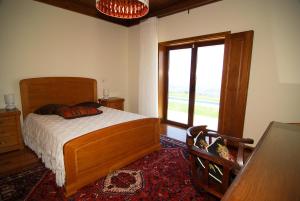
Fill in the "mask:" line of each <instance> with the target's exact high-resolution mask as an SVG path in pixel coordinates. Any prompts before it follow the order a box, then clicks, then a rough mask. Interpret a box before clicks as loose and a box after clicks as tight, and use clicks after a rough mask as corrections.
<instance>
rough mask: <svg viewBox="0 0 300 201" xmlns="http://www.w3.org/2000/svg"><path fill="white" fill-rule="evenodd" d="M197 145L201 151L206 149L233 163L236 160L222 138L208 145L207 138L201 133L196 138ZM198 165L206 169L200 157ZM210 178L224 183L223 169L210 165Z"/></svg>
mask: <svg viewBox="0 0 300 201" xmlns="http://www.w3.org/2000/svg"><path fill="white" fill-rule="evenodd" d="M195 145H196V146H198V147H199V148H200V149H204V150H206V151H207V152H209V153H211V154H213V155H216V156H219V157H222V158H224V159H227V160H232V161H233V160H234V159H233V157H232V156H231V154H230V153H229V150H228V148H227V147H226V145H225V143H224V139H223V138H221V137H218V138H217V139H216V140H215V141H214V142H213V143H211V144H210V145H208V143H207V142H206V140H205V136H204V135H203V134H201V133H199V135H198V136H197V138H196V142H195ZM197 164H198V165H201V166H202V168H205V166H204V164H203V162H202V160H201V158H199V157H198V158H197ZM209 176H211V177H212V178H213V179H215V180H216V181H217V182H219V183H222V177H223V170H222V167H220V166H218V165H216V164H213V163H209Z"/></svg>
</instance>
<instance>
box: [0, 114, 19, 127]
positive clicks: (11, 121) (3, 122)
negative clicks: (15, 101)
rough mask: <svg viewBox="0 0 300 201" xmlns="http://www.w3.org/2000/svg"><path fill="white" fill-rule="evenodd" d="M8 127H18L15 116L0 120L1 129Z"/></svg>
mask: <svg viewBox="0 0 300 201" xmlns="http://www.w3.org/2000/svg"><path fill="white" fill-rule="evenodd" d="M6 126H16V118H15V116H7V117H1V118H0V127H1V128H2V127H6Z"/></svg>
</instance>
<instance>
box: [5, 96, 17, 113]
mask: <svg viewBox="0 0 300 201" xmlns="http://www.w3.org/2000/svg"><path fill="white" fill-rule="evenodd" d="M4 102H5V105H6V107H5V108H6V109H8V110H11V109H14V108H15V107H16V106H15V94H5V95H4Z"/></svg>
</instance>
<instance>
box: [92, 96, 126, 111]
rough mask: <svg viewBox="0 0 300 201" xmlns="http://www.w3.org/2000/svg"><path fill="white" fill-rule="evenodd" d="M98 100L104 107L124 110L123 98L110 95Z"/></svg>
mask: <svg viewBox="0 0 300 201" xmlns="http://www.w3.org/2000/svg"><path fill="white" fill-rule="evenodd" d="M98 101H99V103H100V104H101V105H103V106H105V107H110V108H114V109H117V110H124V98H118V97H110V98H108V99H98Z"/></svg>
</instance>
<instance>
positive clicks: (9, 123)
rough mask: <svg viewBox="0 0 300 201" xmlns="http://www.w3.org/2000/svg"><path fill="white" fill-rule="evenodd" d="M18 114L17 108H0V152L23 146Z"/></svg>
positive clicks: (19, 113)
mask: <svg viewBox="0 0 300 201" xmlns="http://www.w3.org/2000/svg"><path fill="white" fill-rule="evenodd" d="M20 115H21V112H20V111H19V110H18V109H13V110H6V109H0V153H4V152H7V151H12V150H16V149H23V148H24V144H23V141H22V136H21V125H20Z"/></svg>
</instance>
